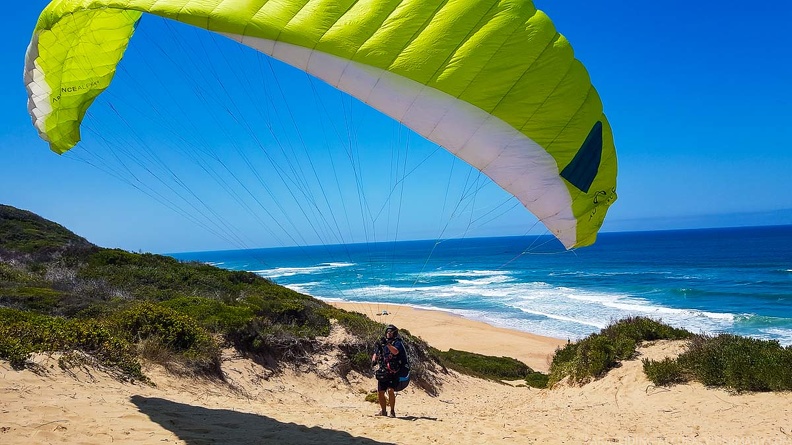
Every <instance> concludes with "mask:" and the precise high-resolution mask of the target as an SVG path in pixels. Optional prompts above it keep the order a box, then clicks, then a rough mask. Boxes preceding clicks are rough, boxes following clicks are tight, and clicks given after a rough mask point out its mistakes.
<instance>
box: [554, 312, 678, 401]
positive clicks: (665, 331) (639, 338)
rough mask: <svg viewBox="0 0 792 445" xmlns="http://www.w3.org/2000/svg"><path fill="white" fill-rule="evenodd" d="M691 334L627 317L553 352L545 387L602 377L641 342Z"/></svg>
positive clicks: (650, 320) (631, 353) (628, 356)
mask: <svg viewBox="0 0 792 445" xmlns="http://www.w3.org/2000/svg"><path fill="white" fill-rule="evenodd" d="M692 335H693V334H692V333H690V332H688V331H685V330H684V329H676V328H673V327H671V326H668V325H665V324H663V323H661V322H659V321H656V320H652V319H650V318H646V317H630V318H626V319H623V320H620V321H618V322H616V323H611V324H610V325H609V326H607V327H606V328H605V329H602V330H601V331H600V332H599V333H598V334H592V335H590V336H588V337H586V338H584V339H583V340H580V341H579V342H575V343H568V344H567V345H566V346H564V347H563V348H560V349H558V350H557V351H556V354H555V356H553V362H552V364H551V365H550V376H549V381H548V385H549V386H552V385H554V384H555V383H557V382H560V381H561V380H563V379H564V378H569V381H570V382H572V383H577V384H582V383H586V382H589V381H591V380H594V379H597V378H600V377H602V376H603V375H605V373H607V372H608V371H609V370H610V369H613V368H614V367H616V366H618V365H619V363H620V362H621V361H622V360H628V359H630V358H633V357H634V356H635V352H636V348H637V347H638V345H639V344H640V343H641V342H643V341H653V340H679V339H685V338H690V337H691V336H692Z"/></svg>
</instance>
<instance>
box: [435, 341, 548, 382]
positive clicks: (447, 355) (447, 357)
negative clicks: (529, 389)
mask: <svg viewBox="0 0 792 445" xmlns="http://www.w3.org/2000/svg"><path fill="white" fill-rule="evenodd" d="M435 351H436V352H435V354H437V355H438V356H439V357H440V359H441V363H442V364H443V365H445V366H446V367H448V368H451V369H453V370H456V371H458V372H464V373H465V374H471V375H476V376H479V377H483V378H487V379H493V380H516V379H522V378H525V377H526V376H527V375H528V374H529V373H533V372H534V371H533V370H532V369H531V368H529V367H528V365H526V364H525V363H523V362H521V361H519V360H516V359H513V358H511V357H492V356H488V355H482V354H476V353H473V352H466V351H457V350H455V349H449V350H448V352H442V351H438V350H435Z"/></svg>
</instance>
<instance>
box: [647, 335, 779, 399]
mask: <svg viewBox="0 0 792 445" xmlns="http://www.w3.org/2000/svg"><path fill="white" fill-rule="evenodd" d="M666 361H668V360H666ZM660 363H662V362H660ZM673 363H674V365H673V366H675V367H676V368H678V369H679V372H680V374H682V375H684V376H685V377H686V378H687V379H689V380H697V381H699V382H701V383H703V384H705V385H708V386H720V387H726V388H729V389H733V390H735V391H789V390H792V348H790V347H786V348H784V347H782V346H781V345H780V344H779V343H778V342H777V341H774V340H759V339H755V338H747V337H739V336H736V335H730V334H721V335H718V336H716V337H709V336H705V335H698V336H695V337H694V338H693V340H692V341H691V343H690V345H689V347H688V349H687V351H685V352H684V353H682V354H681V355H680V356H679V357H678V358H677V359H676V360H673ZM647 366H649V367H650V368H651V367H658V366H663V365H661V364H658V362H649V363H648V364H647V363H645V364H644V369H646V368H647ZM667 366H671V365H667ZM647 375H649V373H648V372H647ZM649 378H650V380H652V381H653V382H654V383H655V384H658V385H662V384H669V383H675V382H673V381H671V382H664V381H663V380H662V379H659V378H658V379H657V380H656V379H655V378H653V376H652V375H649Z"/></svg>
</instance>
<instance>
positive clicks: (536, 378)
mask: <svg viewBox="0 0 792 445" xmlns="http://www.w3.org/2000/svg"><path fill="white" fill-rule="evenodd" d="M549 379H550V376H549V375H547V374H543V373H541V372H539V371H534V372H529V373H528V375H527V376H525V384H527V385H528V386H530V387H532V388H540V389H543V388H547V382H548V381H549Z"/></svg>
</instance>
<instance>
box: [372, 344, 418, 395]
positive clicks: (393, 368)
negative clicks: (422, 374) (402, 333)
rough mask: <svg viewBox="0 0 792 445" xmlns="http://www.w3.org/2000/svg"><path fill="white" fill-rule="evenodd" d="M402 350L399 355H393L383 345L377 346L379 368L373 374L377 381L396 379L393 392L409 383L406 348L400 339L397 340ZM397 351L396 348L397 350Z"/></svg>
mask: <svg viewBox="0 0 792 445" xmlns="http://www.w3.org/2000/svg"><path fill="white" fill-rule="evenodd" d="M398 341H399V343H401V345H402V348H401V349H400V350H399V354H396V355H393V354H391V352H390V349H388V348H387V347H385V346H383V345H378V348H379V350H378V351H377V352H378V353H377V356H378V357H379V364H380V366H379V368H378V369H377V370H376V371H375V372H374V376H375V377H376V379H377V380H393V379H397V380H398V383H397V385H396V388H394V390H395V391H401V390H402V389H404V388H406V387H407V385H408V384H409V383H410V361H409V358H408V357H407V346H406V345H405V344H404V342H403V341H402V340H401V339H398ZM397 349H398V348H397Z"/></svg>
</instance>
